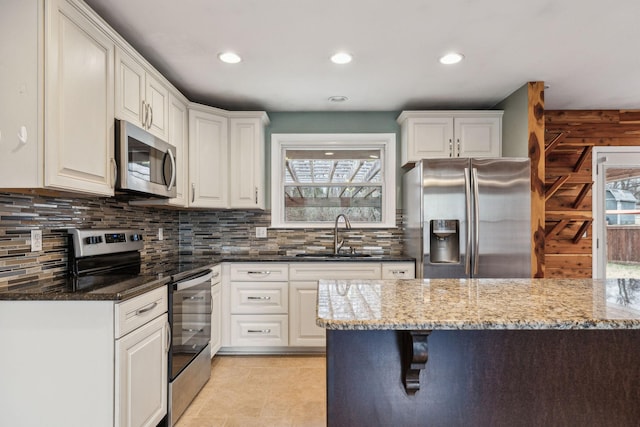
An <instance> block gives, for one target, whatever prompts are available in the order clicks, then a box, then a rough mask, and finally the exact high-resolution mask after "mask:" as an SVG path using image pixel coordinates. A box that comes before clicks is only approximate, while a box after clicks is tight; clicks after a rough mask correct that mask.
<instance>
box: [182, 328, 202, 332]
mask: <svg viewBox="0 0 640 427" xmlns="http://www.w3.org/2000/svg"><path fill="white" fill-rule="evenodd" d="M182 332H204V329H202V328H200V329H191V328H182Z"/></svg>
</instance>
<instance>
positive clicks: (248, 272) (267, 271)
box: [247, 270, 271, 276]
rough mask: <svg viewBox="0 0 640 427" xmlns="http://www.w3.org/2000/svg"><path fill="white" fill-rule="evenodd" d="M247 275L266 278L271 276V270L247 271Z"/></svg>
mask: <svg viewBox="0 0 640 427" xmlns="http://www.w3.org/2000/svg"><path fill="white" fill-rule="evenodd" d="M247 274H263V275H265V276H268V275H269V274H271V272H270V271H269V270H265V271H247Z"/></svg>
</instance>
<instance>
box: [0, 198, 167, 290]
mask: <svg viewBox="0 0 640 427" xmlns="http://www.w3.org/2000/svg"><path fill="white" fill-rule="evenodd" d="M178 224H179V214H178V212H177V211H171V210H160V209H149V208H144V207H133V206H129V204H128V203H127V202H126V201H119V200H116V199H111V198H108V199H105V198H97V197H96V198H86V199H85V198H66V197H44V196H37V195H23V194H9V193H0V288H2V287H6V286H8V285H13V284H17V283H24V282H29V281H33V280H36V279H41V278H48V277H55V276H61V275H64V274H66V271H67V233H66V229H67V228H136V229H142V230H144V234H145V236H144V238H145V245H144V250H143V252H142V258H143V260H152V259H154V258H158V257H161V256H163V255H166V254H168V253H173V252H175V250H176V248H177V247H178V245H179V233H178ZM160 227H162V228H163V233H164V239H163V240H162V241H159V240H158V237H157V236H158V228H160ZM36 228H39V229H41V230H42V251H37V252H31V230H32V229H36Z"/></svg>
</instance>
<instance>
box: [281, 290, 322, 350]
mask: <svg viewBox="0 0 640 427" xmlns="http://www.w3.org/2000/svg"><path fill="white" fill-rule="evenodd" d="M317 297H318V282H317V281H305V282H290V283H289V301H290V310H289V345H291V346H301V347H324V346H325V329H324V328H321V327H319V326H318V325H316V300H317Z"/></svg>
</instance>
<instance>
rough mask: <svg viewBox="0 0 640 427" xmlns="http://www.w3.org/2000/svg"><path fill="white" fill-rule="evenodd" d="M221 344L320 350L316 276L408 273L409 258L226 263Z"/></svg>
mask: <svg viewBox="0 0 640 427" xmlns="http://www.w3.org/2000/svg"><path fill="white" fill-rule="evenodd" d="M222 271H223V279H222V301H223V308H222V312H223V318H222V324H223V328H222V329H223V330H222V336H223V337H224V338H223V343H222V350H223V351H226V352H230V353H244V352H247V353H256V352H258V353H259V352H265V353H274V352H275V353H277V352H283V351H300V352H309V351H314V352H315V351H321V350H322V348H323V347H324V346H325V329H324V328H321V327H319V326H317V325H316V306H317V296H318V280H320V279H327V280H349V279H361V280H380V279H413V278H415V263H413V262H404V261H403V262H397V261H395V262H344V261H340V262H307V261H305V262H291V263H289V264H283V263H269V262H262V263H226V264H224V265H223V270H222Z"/></svg>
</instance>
